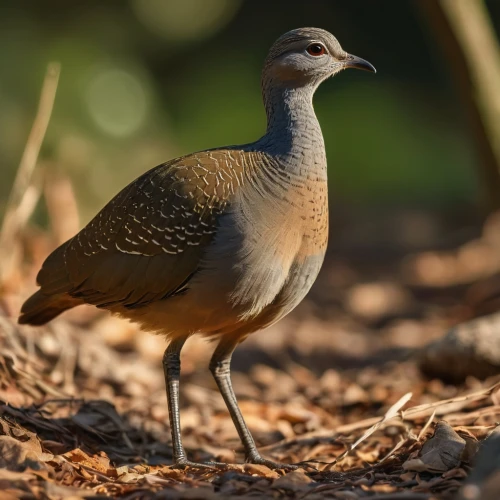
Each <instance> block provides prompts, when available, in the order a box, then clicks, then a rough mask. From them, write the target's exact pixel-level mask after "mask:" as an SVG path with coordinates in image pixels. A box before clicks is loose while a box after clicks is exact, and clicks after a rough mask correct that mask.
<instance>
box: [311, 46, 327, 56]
mask: <svg viewBox="0 0 500 500" xmlns="http://www.w3.org/2000/svg"><path fill="white" fill-rule="evenodd" d="M306 50H307V53H308V54H310V55H311V56H322V55H323V54H326V49H325V47H324V46H323V45H321V43H311V45H309V47H307V49H306Z"/></svg>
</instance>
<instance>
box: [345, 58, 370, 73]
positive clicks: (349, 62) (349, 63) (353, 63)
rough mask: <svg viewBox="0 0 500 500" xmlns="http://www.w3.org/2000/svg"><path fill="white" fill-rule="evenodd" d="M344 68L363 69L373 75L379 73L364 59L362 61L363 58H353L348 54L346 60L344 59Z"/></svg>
mask: <svg viewBox="0 0 500 500" xmlns="http://www.w3.org/2000/svg"><path fill="white" fill-rule="evenodd" d="M344 66H345V67H346V68H355V69H362V70H364V71H370V72H371V73H376V72H377V70H376V69H375V67H374V66H373V64H371V63H369V62H368V61H365V60H364V59H361V57H358V56H353V55H352V54H347V56H346V58H345V59H344Z"/></svg>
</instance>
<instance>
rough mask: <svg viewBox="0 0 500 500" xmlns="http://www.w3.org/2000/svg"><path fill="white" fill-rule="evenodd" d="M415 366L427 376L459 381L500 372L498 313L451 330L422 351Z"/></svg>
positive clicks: (481, 377)
mask: <svg viewBox="0 0 500 500" xmlns="http://www.w3.org/2000/svg"><path fill="white" fill-rule="evenodd" d="M419 366H420V369H421V370H422V372H423V373H424V374H425V375H427V376H429V377H438V378H441V379H443V380H446V381H447V382H455V383H457V382H462V381H463V380H465V378H466V377H468V376H473V377H476V378H479V379H484V378H487V377H489V376H492V375H497V374H498V373H500V313H496V314H492V315H490V316H484V317H481V318H477V319H475V320H472V321H469V322H467V323H462V324H460V325H458V326H456V327H454V328H452V329H451V330H450V331H449V332H448V333H447V334H446V335H445V336H444V337H443V338H442V339H439V340H437V341H435V342H432V343H431V344H429V345H427V346H426V347H424V348H423V350H422V351H421V353H420V356H419Z"/></svg>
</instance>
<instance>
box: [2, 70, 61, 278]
mask: <svg viewBox="0 0 500 500" xmlns="http://www.w3.org/2000/svg"><path fill="white" fill-rule="evenodd" d="M59 73H60V65H59V63H50V64H49V65H48V67H47V72H46V74H45V79H44V82H43V86H42V91H41V94H40V101H39V104H38V110H37V113H36V116H35V120H34V121H33V126H32V127H31V132H30V134H29V137H28V141H27V142H26V147H25V148H24V152H23V156H22V158H21V162H20V163H19V168H18V170H17V174H16V178H15V179H14V184H13V186H12V190H11V192H10V196H9V200H8V202H7V206H6V209H5V215H4V219H3V223H2V227H1V229H0V285H1V284H4V282H5V279H6V277H7V275H8V270H9V269H10V268H11V265H12V262H13V258H14V256H15V252H14V248H15V243H16V238H17V236H18V235H19V234H20V232H21V231H22V229H23V227H24V225H25V224H26V222H27V221H28V219H29V217H30V216H31V214H32V213H33V210H34V209H35V206H36V202H37V201H38V197H39V195H40V192H39V190H37V189H36V188H34V187H33V185H32V178H33V172H34V170H35V166H36V162H37V159H38V155H39V153H40V148H41V146H42V142H43V139H44V137H45V133H46V131H47V127H48V125H49V121H50V117H51V115H52V109H53V107H54V99H55V96H56V90H57V84H58V82H59Z"/></svg>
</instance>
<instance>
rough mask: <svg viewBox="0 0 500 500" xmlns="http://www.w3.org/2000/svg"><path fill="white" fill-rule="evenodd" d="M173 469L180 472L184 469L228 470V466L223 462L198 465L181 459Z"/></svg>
mask: <svg viewBox="0 0 500 500" xmlns="http://www.w3.org/2000/svg"><path fill="white" fill-rule="evenodd" d="M172 468H173V469H180V470H184V469H204V470H221V469H227V468H228V466H227V464H225V463H222V462H204V463H198V462H191V460H188V459H187V458H180V459H178V460H176V461H175V463H174V465H173V466H172Z"/></svg>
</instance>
